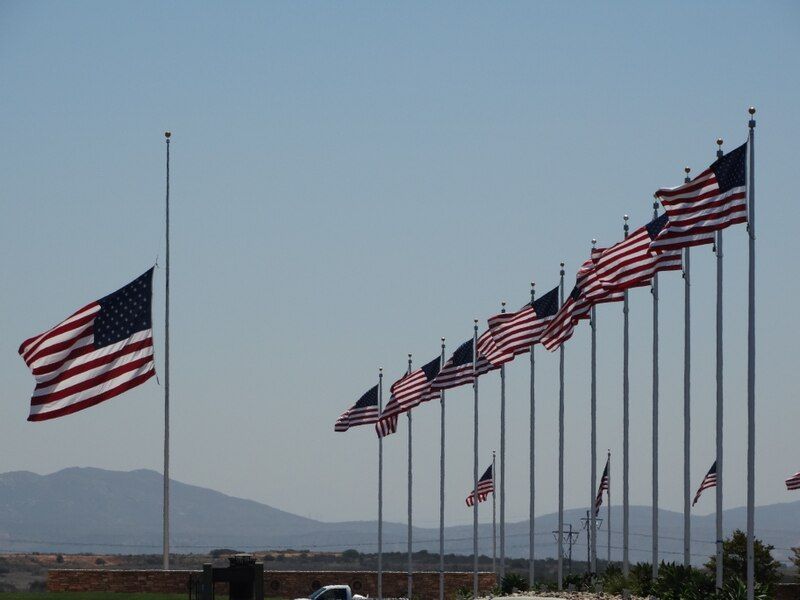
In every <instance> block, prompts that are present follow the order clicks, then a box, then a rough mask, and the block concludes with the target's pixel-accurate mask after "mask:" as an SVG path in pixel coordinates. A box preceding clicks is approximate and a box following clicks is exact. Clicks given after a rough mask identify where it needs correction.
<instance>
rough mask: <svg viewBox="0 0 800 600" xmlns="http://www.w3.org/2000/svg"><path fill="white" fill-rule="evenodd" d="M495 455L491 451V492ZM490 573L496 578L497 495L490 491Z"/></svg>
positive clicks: (493, 482) (493, 487)
mask: <svg viewBox="0 0 800 600" xmlns="http://www.w3.org/2000/svg"><path fill="white" fill-rule="evenodd" d="M494 474H495V455H494V450H492V490H494V489H495V485H494V484H495V481H494ZM492 573H494V574H495V576H497V494H495V493H494V491H492Z"/></svg>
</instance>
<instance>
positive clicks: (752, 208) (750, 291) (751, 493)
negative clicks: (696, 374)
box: [747, 106, 756, 600]
mask: <svg viewBox="0 0 800 600" xmlns="http://www.w3.org/2000/svg"><path fill="white" fill-rule="evenodd" d="M748 112H749V113H750V121H749V123H748V126H749V129H750V135H749V136H748V137H749V139H748V141H747V149H748V151H749V154H750V160H749V168H748V170H747V174H748V186H747V199H748V203H747V204H748V209H749V210H748V213H749V214H748V219H747V233H748V263H749V267H748V275H747V296H748V301H747V600H753V597H754V589H755V562H754V559H755V555H754V552H755V548H754V543H755V542H754V539H753V535H754V531H753V530H754V528H755V499H756V494H755V476H756V462H755V461H756V446H755V444H756V404H755V394H756V226H755V222H756V216H755V215H756V205H755V154H754V153H755V129H756V120H755V114H756V109H755V107H753V106H751V107H750V109H749V111H748Z"/></svg>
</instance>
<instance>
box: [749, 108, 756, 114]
mask: <svg viewBox="0 0 800 600" xmlns="http://www.w3.org/2000/svg"><path fill="white" fill-rule="evenodd" d="M747 112H749V113H750V114H751V115H754V114H756V107H755V106H751V107H750V108H748V109H747Z"/></svg>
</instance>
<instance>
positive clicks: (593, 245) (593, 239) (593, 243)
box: [592, 238, 597, 248]
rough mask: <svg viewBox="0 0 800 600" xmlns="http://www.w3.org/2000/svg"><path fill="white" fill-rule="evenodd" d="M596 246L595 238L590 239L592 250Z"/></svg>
mask: <svg viewBox="0 0 800 600" xmlns="http://www.w3.org/2000/svg"><path fill="white" fill-rule="evenodd" d="M595 246H597V238H592V248H594V247H595Z"/></svg>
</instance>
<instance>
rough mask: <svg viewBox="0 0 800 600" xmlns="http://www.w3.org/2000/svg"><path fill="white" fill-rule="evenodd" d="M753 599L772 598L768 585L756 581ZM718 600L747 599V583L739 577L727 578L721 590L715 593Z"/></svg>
mask: <svg viewBox="0 0 800 600" xmlns="http://www.w3.org/2000/svg"><path fill="white" fill-rule="evenodd" d="M754 591H755V594H754V598H755V600H769V599H770V598H772V594H771V593H770V591H769V589H768V587H767V586H766V585H764V584H762V583H756V586H755V590H754ZM717 598H718V600H747V584H746V583H745V582H744V581H742V580H741V579H740V578H739V577H731V578H729V579H727V581H726V582H725V585H724V586H723V588H722V591H721V592H720V593H719V594H718V595H717Z"/></svg>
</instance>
